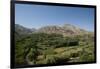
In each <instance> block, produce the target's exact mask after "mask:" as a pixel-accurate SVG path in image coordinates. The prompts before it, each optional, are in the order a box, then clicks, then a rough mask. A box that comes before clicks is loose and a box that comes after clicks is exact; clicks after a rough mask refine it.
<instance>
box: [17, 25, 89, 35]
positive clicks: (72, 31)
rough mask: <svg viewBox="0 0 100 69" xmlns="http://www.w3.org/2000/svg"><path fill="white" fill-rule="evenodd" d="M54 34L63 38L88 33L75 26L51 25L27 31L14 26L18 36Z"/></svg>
mask: <svg viewBox="0 0 100 69" xmlns="http://www.w3.org/2000/svg"><path fill="white" fill-rule="evenodd" d="M40 32H41V33H48V34H51V33H56V34H62V35H64V36H73V35H81V34H87V33H90V32H88V31H86V30H84V29H80V28H78V27H76V26H73V25H70V24H64V25H63V26H57V25H52V26H44V27H41V28H39V29H35V28H32V29H29V28H26V27H23V26H21V25H19V24H15V35H16V36H20V35H23V36H24V35H28V34H32V33H40Z"/></svg>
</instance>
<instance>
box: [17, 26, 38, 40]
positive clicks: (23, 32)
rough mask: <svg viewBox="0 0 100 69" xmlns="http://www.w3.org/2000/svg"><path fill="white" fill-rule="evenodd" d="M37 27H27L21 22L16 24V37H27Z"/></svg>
mask: <svg viewBox="0 0 100 69" xmlns="http://www.w3.org/2000/svg"><path fill="white" fill-rule="evenodd" d="M35 30H36V29H34V28H32V29H29V28H26V27H23V26H21V25H19V24H15V39H16V40H18V39H20V38H23V37H26V36H27V35H29V34H32V33H33V32H34V31H35Z"/></svg>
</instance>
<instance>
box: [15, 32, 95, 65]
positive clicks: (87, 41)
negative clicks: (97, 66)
mask: <svg viewBox="0 0 100 69" xmlns="http://www.w3.org/2000/svg"><path fill="white" fill-rule="evenodd" d="M15 39H16V40H15V48H16V49H15V64H16V65H23V64H25V65H36V64H59V63H73V62H93V61H95V56H94V55H95V54H94V35H93V34H91V33H89V34H83V35H76V36H63V35H60V34H46V33H33V34H30V35H27V36H26V37H23V38H19V39H18V38H17V37H16V38H15Z"/></svg>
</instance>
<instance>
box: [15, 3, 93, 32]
mask: <svg viewBox="0 0 100 69" xmlns="http://www.w3.org/2000/svg"><path fill="white" fill-rule="evenodd" d="M15 23H16V24H20V25H23V26H25V27H28V28H40V27H42V26H47V25H59V26H62V25H63V24H72V25H75V26H77V27H79V28H82V29H86V30H88V31H94V8H79V7H60V6H43V5H29V4H16V5H15Z"/></svg>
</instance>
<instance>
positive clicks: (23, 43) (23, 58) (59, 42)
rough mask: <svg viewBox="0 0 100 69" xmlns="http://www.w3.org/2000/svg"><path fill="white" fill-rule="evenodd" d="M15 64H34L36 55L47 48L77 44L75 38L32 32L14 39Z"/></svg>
mask: <svg viewBox="0 0 100 69" xmlns="http://www.w3.org/2000/svg"><path fill="white" fill-rule="evenodd" d="M15 43H16V44H15V45H16V49H15V50H16V51H15V52H16V64H36V60H37V56H38V55H40V54H43V53H42V52H43V51H44V50H47V49H49V48H51V47H52V48H58V47H63V46H64V47H66V46H75V45H78V43H79V42H78V40H77V39H72V38H67V37H63V36H62V35H60V34H46V33H34V34H31V35H29V36H27V37H24V38H22V39H20V40H16V42H15Z"/></svg>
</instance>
